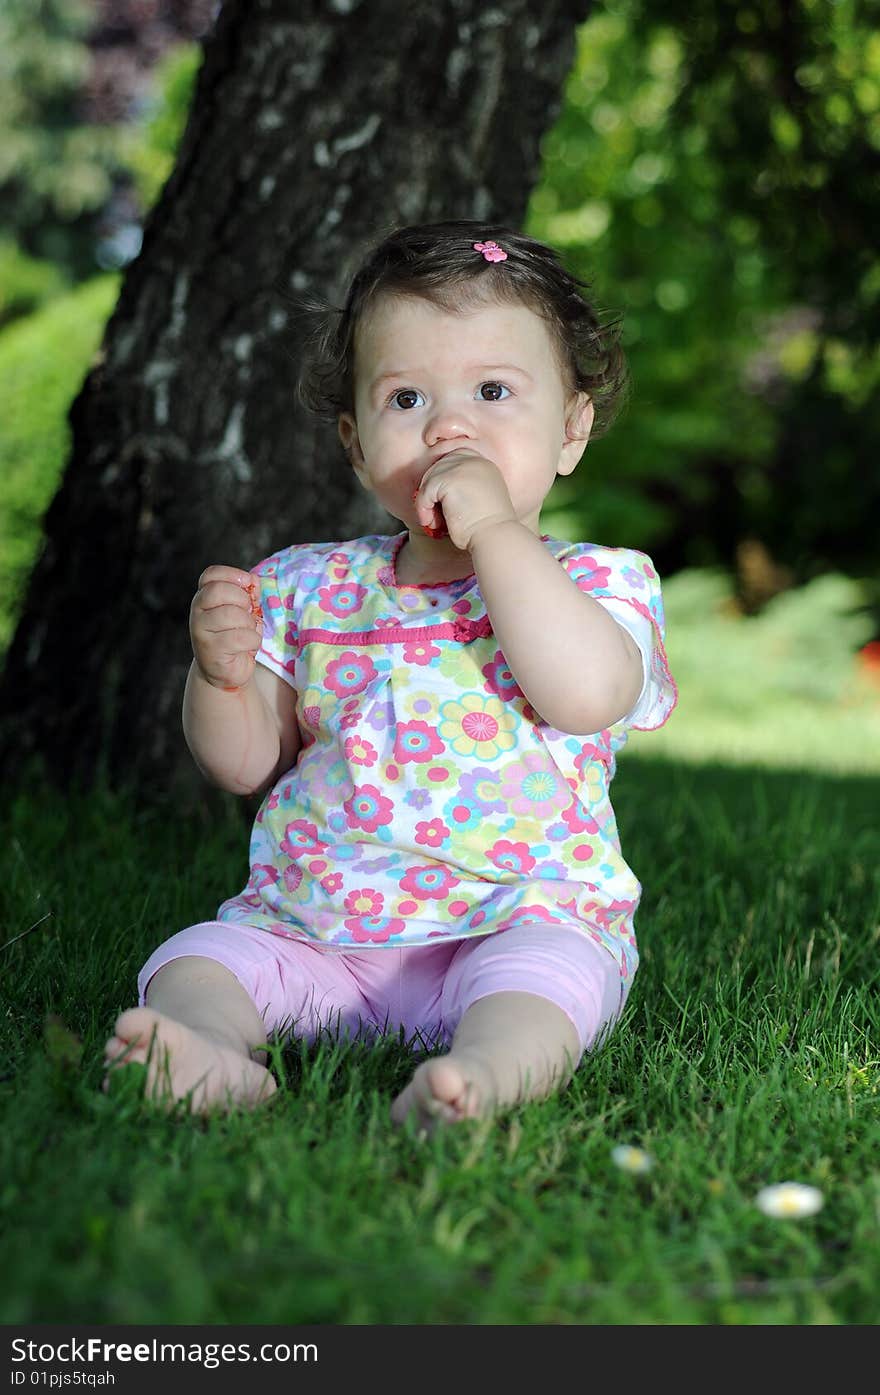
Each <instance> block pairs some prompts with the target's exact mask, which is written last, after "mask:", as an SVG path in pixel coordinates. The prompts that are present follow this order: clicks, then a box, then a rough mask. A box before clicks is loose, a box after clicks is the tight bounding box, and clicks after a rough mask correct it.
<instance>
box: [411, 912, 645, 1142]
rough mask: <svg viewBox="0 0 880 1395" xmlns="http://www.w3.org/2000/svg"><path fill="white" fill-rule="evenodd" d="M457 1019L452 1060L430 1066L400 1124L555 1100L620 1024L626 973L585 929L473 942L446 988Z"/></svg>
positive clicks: (527, 929)
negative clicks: (590, 1051) (586, 1055)
mask: <svg viewBox="0 0 880 1395" xmlns="http://www.w3.org/2000/svg"><path fill="white" fill-rule="evenodd" d="M443 996H444V1003H445V1005H446V1011H445V1013H444V1016H445V1017H447V1020H449V1019H451V1020H452V1021H455V1020H456V1012H455V1008H454V1005H455V1004H456V1003H457V1004H458V1005H459V1010H460V1009H461V1008H464V1011H463V1014H462V1015H461V1017H460V1021H459V1022H458V1027H457V1029H456V1030H455V1033H454V1036H453V1039H452V1045H451V1048H450V1050H449V1052H448V1054H447V1055H445V1056H438V1057H433V1058H432V1059H429V1060H427V1061H425V1062H423V1063H422V1064H421V1065H420V1066H419V1067H418V1068H417V1069H416V1071H415V1074H414V1076H413V1079H412V1080H411V1082H410V1084H409V1085H408V1086H407V1087H406V1089H405V1090H404V1091H403V1092H402V1093H401V1094H400V1095H399V1096H398V1098H397V1099H396V1100H395V1101H394V1104H393V1106H392V1110H391V1117H392V1119H393V1120H394V1121H395V1122H396V1123H402V1122H403V1120H404V1119H405V1118H406V1117H407V1116H408V1115H409V1114H411V1113H412V1114H414V1116H415V1119H416V1122H417V1123H418V1124H419V1125H420V1126H422V1127H424V1128H431V1127H432V1126H433V1125H435V1124H437V1123H438V1122H439V1123H452V1122H455V1121H457V1120H460V1119H466V1118H481V1117H484V1116H486V1115H489V1114H492V1113H494V1112H495V1111H496V1110H498V1109H500V1108H504V1107H505V1106H508V1105H513V1104H518V1103H521V1102H522V1101H524V1100H529V1099H538V1098H541V1097H543V1096H545V1095H548V1094H550V1093H552V1091H554V1090H555V1089H558V1088H559V1087H560V1086H561V1085H563V1084H565V1083H567V1081H568V1080H569V1079H570V1078H571V1075H572V1073H573V1072H574V1070H575V1068H576V1067H577V1064H578V1062H579V1060H580V1058H581V1055H582V1053H583V1051H584V1049H585V1048H586V1047H588V1046H590V1045H593V1044H594V1043H595V1041H596V1040H597V1039H598V1037H599V1036H600V1034H601V1033H602V1031H603V1030H604V1029H605V1028H607V1027H608V1026H609V1025H610V1023H612V1022H613V1021H615V1020H616V1018H617V1016H618V1015H619V1013H620V1008H621V992H620V976H619V971H618V968H617V965H616V963H615V962H614V960H613V959H612V957H611V955H610V954H609V953H608V952H607V951H606V950H604V949H603V948H601V946H598V945H596V944H595V943H594V942H593V941H591V940H590V939H588V938H587V936H586V935H584V933H583V932H582V931H580V930H577V929H569V928H568V927H562V926H556V925H547V924H543V925H541V924H538V925H522V926H517V927H515V928H514V929H511V930H506V931H502V932H500V933H499V934H497V935H491V936H487V937H486V938H485V939H483V940H479V941H476V942H474V941H466V942H465V943H464V945H463V947H462V949H461V950H460V951H459V952H458V954H457V955H456V957H455V959H454V960H453V962H452V964H451V966H450V969H449V972H448V975H447V981H446V984H445V985H444V995H443Z"/></svg>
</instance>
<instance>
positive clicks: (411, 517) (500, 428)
mask: <svg viewBox="0 0 880 1395" xmlns="http://www.w3.org/2000/svg"><path fill="white" fill-rule="evenodd" d="M591 421H592V409H591V408H590V407H589V405H588V404H587V403H586V400H585V399H584V398H583V396H582V395H581V396H578V395H576V394H570V393H568V392H567V390H566V385H565V383H564V381H563V377H562V372H561V370H560V367H559V362H558V359H557V356H556V352H555V350H554V345H553V341H552V339H551V337H550V333H549V331H548V329H547V326H546V324H545V323H544V321H543V320H542V319H541V317H540V316H539V315H537V314H536V313H535V312H534V311H532V310H530V309H528V308H527V307H526V306H524V305H509V304H498V303H495V302H489V303H487V304H484V305H482V306H480V307H479V308H477V309H471V310H467V311H464V312H461V313H453V312H450V311H446V310H440V309H438V308H437V307H436V306H434V305H431V304H430V303H429V302H428V301H424V300H417V299H415V298H412V297H403V296H394V297H391V296H387V297H385V298H383V299H382V300H380V301H379V302H378V304H377V305H376V306H374V307H373V309H372V310H371V311H370V312H369V314H368V315H367V316H366V317H365V319H364V321H363V322H362V323H361V325H360V326H359V328H358V333H357V338H356V342H355V410H354V413H353V414H352V413H343V415H342V417H341V418H340V424H339V432H340V436H341V438H342V442H343V444H344V445H345V447H346V449H347V450H348V451H349V455H350V458H351V461H352V464H353V465H354V468H355V470H356V472H357V475H358V478H359V479H360V480H361V482H362V484H364V485H365V486H366V487H367V488H368V489H370V490H371V491H372V492H373V493H374V494H375V495H376V496H377V498H378V499H379V500H380V502H381V503H382V505H383V506H384V507H385V508H386V509H387V511H388V512H389V513H390V514H392V515H393V516H394V517H395V518H399V519H400V520H401V522H403V523H405V524H406V525H407V527H409V528H412V529H413V530H414V531H419V524H418V520H417V518H416V514H415V509H414V507H413V494H414V492H415V491H416V489H417V488H418V486H419V484H420V482H421V479H422V476H423V475H424V474H425V472H426V470H428V469H429V468H430V466H431V465H433V464H434V462H435V461H436V460H438V459H440V458H441V457H442V456H443V455H446V454H448V453H449V452H450V451H452V450H455V449H461V448H462V447H467V448H468V449H469V450H473V451H474V452H475V453H476V454H478V455H482V456H484V457H485V458H486V459H487V460H491V461H493V462H494V463H495V465H497V467H498V469H499V470H500V472H501V474H502V476H503V478H504V481H505V483H506V485H507V488H508V491H509V493H510V497H511V501H512V503H513V506H514V510H515V511H516V515H517V518H518V519H519V520H520V521H521V522H522V523H524V524H525V525H526V526H527V527H529V528H531V529H532V531H533V532H535V533H538V532H539V531H540V529H539V521H538V520H539V515H540V511H541V505H542V504H543V502H544V500H545V499H546V497H547V494H548V493H549V491H550V487H551V485H552V484H553V481H554V479H555V478H556V475H557V474H565V475H567V474H570V473H571V471H572V470H573V469H574V467H575V465H576V464H577V462H578V460H579V458H580V456H581V454H582V452H583V449H584V446H585V445H586V438H587V436H588V434H589V427H590V424H591Z"/></svg>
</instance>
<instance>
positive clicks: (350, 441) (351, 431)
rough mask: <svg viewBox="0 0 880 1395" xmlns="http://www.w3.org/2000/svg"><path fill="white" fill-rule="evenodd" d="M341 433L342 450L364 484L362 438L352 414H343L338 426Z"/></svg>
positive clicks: (340, 416)
mask: <svg viewBox="0 0 880 1395" xmlns="http://www.w3.org/2000/svg"><path fill="white" fill-rule="evenodd" d="M336 429H337V431H338V432H339V439H340V441H341V442H342V449H343V450H344V451H345V454H346V455H347V456H348V458H349V460H350V461H351V464H352V467H353V468H354V472H355V474H356V475H357V477H358V479H359V480H361V483H363V478H362V471H363V468H364V453H363V451H362V450H361V443H360V438H359V436H358V432H357V422H356V421H355V419H354V416H353V414H352V413H351V412H341V413H340V415H339V420H338V422H337V424H336Z"/></svg>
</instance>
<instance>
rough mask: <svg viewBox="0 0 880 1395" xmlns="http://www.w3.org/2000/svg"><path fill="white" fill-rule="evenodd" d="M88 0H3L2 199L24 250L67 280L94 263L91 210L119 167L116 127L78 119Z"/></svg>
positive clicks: (90, 10) (103, 199)
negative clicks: (35, 1)
mask: <svg viewBox="0 0 880 1395" xmlns="http://www.w3.org/2000/svg"><path fill="white" fill-rule="evenodd" d="M93 19H94V6H93V4H91V3H88V0H42V3H41V4H40V6H39V9H38V13H37V15H36V16H35V13H34V6H33V3H32V0H4V3H3V5H2V7H0V198H2V200H3V207H4V223H5V225H6V228H7V229H8V231H9V233H10V234H11V235H12V236H13V238H14V239H15V241H16V242H18V243H19V244H20V245H21V246H22V247H23V248H24V249H25V250H26V251H27V252H28V253H29V254H30V255H32V256H35V257H37V258H39V259H41V260H46V261H53V262H56V263H57V264H58V265H59V266H60V267H62V268H64V270H65V271H66V272H67V273H68V274H69V275H71V276H73V277H74V278H79V277H81V276H83V275H85V274H88V273H89V272H90V271H91V270H92V269H93V267H94V258H93V256H92V242H93V235H94V234H93V229H94V219H95V216H96V215H97V214H98V213H99V212H100V210H101V209H102V208H103V207H104V206H105V205H106V203H107V201H108V199H109V197H110V194H111V192H112V189H113V181H114V177H115V176H116V175H118V174H119V173H120V172H121V170H122V163H121V156H122V148H123V142H122V134H121V128H120V127H118V126H113V125H94V124H92V125H85V124H83V123H82V121H81V119H80V116H79V110H78V104H79V97H80V94H81V91H82V88H83V84H84V83H85V81H86V78H87V76H88V72H89V67H90V55H89V50H88V47H87V45H86V43H85V37H86V35H87V33H88V30H89V28H90V26H91V24H92V22H93Z"/></svg>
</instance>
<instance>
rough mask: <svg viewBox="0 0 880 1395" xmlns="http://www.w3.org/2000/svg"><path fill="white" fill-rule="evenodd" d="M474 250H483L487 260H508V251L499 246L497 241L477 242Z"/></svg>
mask: <svg viewBox="0 0 880 1395" xmlns="http://www.w3.org/2000/svg"><path fill="white" fill-rule="evenodd" d="M474 251H475V252H482V254H483V256H484V258H485V260H486V261H487V262H506V261H507V253H506V252H505V251H503V250H502V248H500V247H499V246H498V243H497V242H475V243H474Z"/></svg>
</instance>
